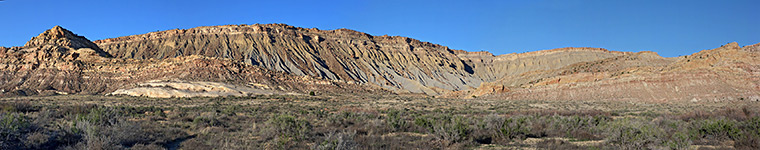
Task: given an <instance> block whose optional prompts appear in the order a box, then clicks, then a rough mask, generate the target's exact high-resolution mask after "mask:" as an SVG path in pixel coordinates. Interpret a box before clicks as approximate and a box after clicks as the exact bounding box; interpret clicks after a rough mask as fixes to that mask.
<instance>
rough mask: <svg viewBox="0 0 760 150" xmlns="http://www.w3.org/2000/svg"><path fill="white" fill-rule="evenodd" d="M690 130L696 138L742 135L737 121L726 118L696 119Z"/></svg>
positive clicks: (709, 138) (730, 137) (733, 137)
mask: <svg viewBox="0 0 760 150" xmlns="http://www.w3.org/2000/svg"><path fill="white" fill-rule="evenodd" d="M690 132H691V134H692V136H694V137H695V138H700V139H707V140H728V139H737V138H739V137H740V136H741V130H740V129H739V126H738V125H737V122H736V121H734V120H728V119H725V118H720V119H705V120H697V121H694V122H693V123H692V127H691V128H690Z"/></svg>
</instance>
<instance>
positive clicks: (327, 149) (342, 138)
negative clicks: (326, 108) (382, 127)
mask: <svg viewBox="0 0 760 150" xmlns="http://www.w3.org/2000/svg"><path fill="white" fill-rule="evenodd" d="M355 136H356V131H342V132H338V133H336V132H334V131H333V132H330V133H328V134H327V135H326V136H325V139H324V140H323V141H322V142H320V143H319V145H316V146H315V147H313V148H312V149H319V150H349V149H355V148H356V146H357V143H356V142H355V141H354V137H355Z"/></svg>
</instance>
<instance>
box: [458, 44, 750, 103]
mask: <svg viewBox="0 0 760 150" xmlns="http://www.w3.org/2000/svg"><path fill="white" fill-rule="evenodd" d="M755 48H756V47H754V46H746V47H739V46H738V44H736V43H730V44H728V45H725V46H722V47H720V48H717V49H713V50H704V51H702V52H699V53H695V54H693V55H689V56H685V57H679V58H662V57H659V56H657V55H656V54H655V53H652V52H640V53H635V54H627V55H623V56H618V57H612V58H607V59H603V60H598V61H591V62H583V63H576V64H573V65H569V66H566V67H563V68H560V69H554V70H546V71H538V72H531V73H528V74H523V75H522V76H518V77H514V78H508V79H503V80H498V81H496V82H494V83H488V84H484V85H492V84H496V85H509V86H507V87H508V88H509V89H510V90H509V91H507V92H489V91H492V90H493V88H492V87H488V86H481V88H478V89H477V90H472V91H460V92H458V93H453V94H451V95H450V96H457V97H466V96H468V95H478V94H481V95H486V96H489V97H492V98H500V99H536V100H634V101H702V100H708V101H733V100H751V99H752V97H755V96H756V95H758V94H759V93H760V88H759V87H760V86H758V85H760V82H758V81H759V80H760V59H758V58H759V57H758V56H760V54H759V53H757V51H754V49H755Z"/></svg>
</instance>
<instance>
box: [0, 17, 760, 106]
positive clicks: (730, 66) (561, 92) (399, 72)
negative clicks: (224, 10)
mask: <svg viewBox="0 0 760 150" xmlns="http://www.w3.org/2000/svg"><path fill="white" fill-rule="evenodd" d="M759 58H760V44H755V45H749V46H744V47H740V46H739V45H738V44H737V43H729V44H727V45H724V46H722V47H720V48H716V49H713V50H704V51H701V52H698V53H695V54H692V55H689V56H683V57H676V58H664V57H661V56H659V55H657V54H656V53H654V52H637V53H633V52H617V51H609V50H606V49H602V48H584V47H579V48H559V49H553V50H543V51H536V52H528V53H520V54H505V55H498V56H496V55H493V54H491V53H489V52H467V51H462V50H452V49H449V48H447V47H445V46H441V45H437V44H432V43H428V42H422V41H418V40H415V39H410V38H406V37H398V36H372V35H369V34H366V33H361V32H357V31H353V30H348V29H338V30H318V29H305V28H298V27H293V26H288V25H283V24H267V25H258V24H257V25H228V26H211V27H198V28H192V29H186V30H179V29H178V30H169V31H161V32H152V33H147V34H143V35H133V36H126V37H119V38H112V39H105V40H99V41H96V42H90V41H89V40H87V39H86V38H84V37H82V36H79V35H76V34H74V33H72V32H70V31H68V30H65V29H63V28H61V27H58V26H56V27H54V28H53V29H50V30H48V31H45V32H44V33H42V34H40V35H39V36H37V37H34V38H32V40H30V41H29V42H27V44H26V45H25V46H23V47H12V48H4V47H0V96H3V95H4V96H13V95H40V94H42V95H45V94H109V93H110V94H123V95H132V96H149V97H195V96H230V95H232V96H247V95H253V94H294V93H295V94H297V93H302V94H303V93H311V92H317V93H326V94H348V93H355V94H391V92H390V91H393V92H395V93H406V92H411V93H425V94H429V95H442V96H443V97H457V98H472V97H486V98H497V99H506V100H522V99H535V100H634V101H696V102H699V101H704V100H710V101H724V100H754V99H757V97H760V59H759ZM388 90H390V91H388Z"/></svg>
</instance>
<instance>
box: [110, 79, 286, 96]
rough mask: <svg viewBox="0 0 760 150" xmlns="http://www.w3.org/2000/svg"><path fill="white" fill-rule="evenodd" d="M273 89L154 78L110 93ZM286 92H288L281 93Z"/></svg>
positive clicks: (214, 92)
mask: <svg viewBox="0 0 760 150" xmlns="http://www.w3.org/2000/svg"><path fill="white" fill-rule="evenodd" d="M275 93H278V92H276V91H273V90H263V89H255V88H251V87H246V86H237V85H232V84H225V83H220V82H196V81H182V80H165V81H163V80H154V81H148V82H145V83H140V84H138V87H135V88H131V89H118V90H116V91H114V92H111V93H109V94H110V95H129V96H146V97H157V98H170V97H218V96H252V95H271V94H275ZM280 94H286V93H280Z"/></svg>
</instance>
